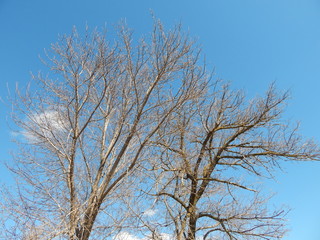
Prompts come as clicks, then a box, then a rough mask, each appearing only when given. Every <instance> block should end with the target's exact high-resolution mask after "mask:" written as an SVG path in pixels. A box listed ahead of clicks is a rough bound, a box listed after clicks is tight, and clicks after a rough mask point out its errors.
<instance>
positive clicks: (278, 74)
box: [0, 0, 320, 240]
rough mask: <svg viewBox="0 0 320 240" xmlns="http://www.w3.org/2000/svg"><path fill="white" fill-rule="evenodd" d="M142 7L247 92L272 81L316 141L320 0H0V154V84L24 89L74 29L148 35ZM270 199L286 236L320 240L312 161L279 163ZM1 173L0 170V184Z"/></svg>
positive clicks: (4, 120) (1, 92) (2, 149)
mask: <svg viewBox="0 0 320 240" xmlns="http://www.w3.org/2000/svg"><path fill="white" fill-rule="evenodd" d="M150 10H152V11H153V12H154V14H155V15H156V16H157V17H158V18H160V19H161V20H162V21H163V23H164V24H165V25H166V26H169V27H170V26H172V25H173V24H175V23H178V22H182V24H183V27H184V29H185V30H187V31H189V32H190V35H191V36H193V37H195V38H196V39H198V43H199V44H201V46H202V48H203V52H204V53H205V55H206V58H207V62H208V64H209V65H210V66H211V67H215V73H216V76H217V77H219V78H223V79H225V80H228V81H231V82H232V84H233V86H234V87H235V88H242V89H244V91H245V92H246V93H247V94H248V95H250V96H254V95H256V94H259V93H262V92H263V91H264V90H265V89H266V88H267V87H268V86H269V84H270V83H271V82H273V81H276V84H277V86H278V88H279V89H280V90H287V89H289V90H290V91H291V96H292V98H291V100H290V101H289V104H288V107H287V111H286V114H285V116H284V117H285V118H288V119H290V120H292V121H299V122H300V123H301V133H302V134H303V135H304V136H306V137H311V138H314V139H315V140H316V141H318V142H320V124H319V117H320V111H319V110H320V109H319V104H320V94H319V90H320V27H319V26H320V0H219V1H218V0H198V1H195V0H193V1H192V0H161V1H160V0H134V1H133V0H91V1H84V0H77V1H76V0H68V1H62V0H55V1H52V0H51V1H49V0H29V1H23V0H0V97H1V99H2V100H3V101H2V102H0V156H1V160H9V161H10V158H11V157H10V154H9V152H10V151H14V147H15V146H14V144H12V143H10V139H11V135H10V129H9V128H8V124H10V120H8V117H7V116H8V113H9V112H10V104H9V103H8V102H7V100H6V98H7V96H8V88H9V89H10V91H14V88H15V85H16V84H17V83H18V84H19V85H20V86H25V85H26V84H27V83H28V82H29V81H30V79H31V77H30V71H32V72H35V73H36V72H37V71H38V70H41V69H44V68H43V66H42V64H41V62H40V60H39V55H44V49H48V48H50V44H51V43H54V42H56V41H57V39H58V35H59V34H64V33H70V32H71V30H72V27H73V26H77V27H78V28H79V29H80V30H81V29H84V27H85V25H86V24H87V25H88V26H89V27H92V28H93V27H96V26H97V27H103V26H105V25H106V26H107V27H108V26H109V27H112V26H114V25H115V24H117V23H119V21H120V20H121V19H126V22H127V23H128V25H129V26H130V27H131V28H133V29H134V31H135V34H136V35H137V36H139V35H140V34H143V33H147V32H150V30H151V25H152V18H151V15H150ZM283 167H284V172H280V171H279V172H277V173H276V177H277V180H278V181H277V182H270V183H269V182H268V184H267V185H266V186H265V188H266V189H270V190H272V191H274V192H277V193H278V195H277V196H276V197H275V198H274V203H275V204H277V205H281V204H285V205H289V206H290V207H291V208H292V211H291V213H290V214H289V216H288V217H289V222H288V224H289V228H291V230H292V231H291V233H290V234H289V235H288V236H287V238H285V239H287V240H301V239H306V240H319V239H320V221H319V216H320V205H319V203H320V187H319V186H320V184H319V183H320V174H319V173H320V163H317V162H315V163H284V164H283ZM8 179H9V174H8V172H7V170H6V169H5V168H4V167H1V168H0V182H1V183H3V182H8V181H9V180H8Z"/></svg>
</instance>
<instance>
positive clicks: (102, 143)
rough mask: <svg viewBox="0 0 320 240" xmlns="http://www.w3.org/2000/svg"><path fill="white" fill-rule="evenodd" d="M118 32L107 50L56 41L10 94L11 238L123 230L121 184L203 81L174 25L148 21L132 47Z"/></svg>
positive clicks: (86, 41)
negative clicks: (14, 187)
mask: <svg viewBox="0 0 320 240" xmlns="http://www.w3.org/2000/svg"><path fill="white" fill-rule="evenodd" d="M118 33H119V34H118V39H119V40H114V41H113V40H112V41H113V42H112V44H111V43H110V42H108V41H107V40H106V38H105V35H103V34H99V33H98V32H89V31H87V32H86V35H85V36H84V37H81V36H79V34H78V33H77V31H76V30H75V31H73V33H72V35H71V36H69V37H68V36H64V37H62V38H61V39H60V42H59V43H57V44H54V45H52V49H51V51H50V52H49V53H48V54H47V57H48V59H47V60H46V65H47V66H48V67H49V70H50V73H49V74H48V75H44V74H39V75H38V76H36V77H35V82H36V84H37V85H36V87H33V86H32V89H35V91H34V92H32V91H27V92H26V93H25V94H23V93H20V92H19V93H18V96H17V100H16V102H15V105H14V112H13V114H14V121H15V123H16V124H17V126H18V127H19V131H20V133H21V135H23V137H20V143H19V144H20V145H19V146H20V152H19V153H17V154H16V155H15V160H16V166H15V167H13V168H12V170H13V171H14V173H15V174H16V175H17V177H18V181H19V182H18V191H17V192H18V193H17V194H13V195H12V196H11V197H8V199H7V200H8V201H9V202H10V204H4V205H3V206H4V210H5V211H6V212H7V213H9V214H10V215H11V222H10V223H9V224H8V223H7V226H8V227H9V231H10V229H11V231H12V232H11V233H12V234H13V237H12V238H14V239H17V238H22V239H28V237H27V236H37V238H39V239H55V238H59V239H70V240H75V239H81V240H86V239H89V237H90V238H91V239H105V238H106V237H107V236H111V235H112V234H114V233H115V232H116V231H117V230H119V229H121V228H122V227H124V226H123V224H122V223H123V222H124V221H125V218H126V217H127V216H126V213H127V211H126V208H125V207H124V206H123V205H122V204H121V200H120V199H121V198H125V197H126V194H127V193H128V194H129V191H130V181H128V180H125V179H126V178H127V177H129V176H130V175H131V174H134V171H135V168H136V167H137V166H140V165H143V162H144V161H145V160H146V159H147V158H148V157H149V155H150V151H148V150H147V148H146V147H147V146H148V145H149V142H150V140H151V139H153V138H154V135H155V133H156V132H157V131H158V130H159V128H160V127H161V126H162V125H163V124H164V123H165V122H166V121H167V119H168V118H169V116H170V115H172V114H173V112H174V111H178V109H180V108H181V107H182V106H183V105H184V104H185V103H186V102H188V101H192V100H193V99H195V98H196V97H197V96H198V95H202V93H201V91H203V89H204V84H205V83H206V82H207V80H206V78H207V75H205V74H204V70H203V68H202V67H200V65H199V62H200V60H199V55H198V50H197V48H196V47H194V45H193V42H192V41H190V39H189V38H188V36H186V35H184V34H182V33H181V31H180V27H179V26H177V27H176V28H174V29H173V30H171V31H164V30H163V27H162V25H161V23H159V22H155V24H154V29H153V32H152V33H151V34H150V37H149V38H148V39H147V40H144V39H142V40H140V41H139V42H134V41H133V40H132V32H131V31H130V30H129V29H128V28H127V27H125V26H120V28H119V32H118ZM131 179H134V178H131ZM7 196H9V195H7ZM13 199H16V200H13ZM17 221H18V222H17ZM14 223H17V224H14ZM30 226H32V227H30ZM29 230H30V231H29ZM26 231H27V233H26ZM7 233H8V231H7ZM35 234H36V235H35ZM31 238H32V237H31ZM33 239H35V238H33Z"/></svg>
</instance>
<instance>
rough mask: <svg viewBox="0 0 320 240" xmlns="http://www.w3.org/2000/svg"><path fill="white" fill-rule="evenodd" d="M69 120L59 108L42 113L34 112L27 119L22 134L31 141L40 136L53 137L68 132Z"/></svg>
mask: <svg viewBox="0 0 320 240" xmlns="http://www.w3.org/2000/svg"><path fill="white" fill-rule="evenodd" d="M67 126H68V124H67V122H66V121H65V120H64V119H63V117H62V113H61V112H59V111H57V110H46V111H44V112H42V113H34V114H32V115H30V116H29V118H28V120H26V128H25V130H24V131H22V135H23V136H24V137H25V138H26V139H27V140H28V141H29V142H37V141H38V140H39V136H44V137H46V138H52V137H53V136H54V135H55V136H56V135H61V134H62V133H66V132H68V129H67Z"/></svg>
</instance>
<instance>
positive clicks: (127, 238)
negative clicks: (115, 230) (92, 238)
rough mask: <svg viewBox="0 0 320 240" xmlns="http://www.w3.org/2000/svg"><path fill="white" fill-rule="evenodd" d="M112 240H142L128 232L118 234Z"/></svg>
mask: <svg viewBox="0 0 320 240" xmlns="http://www.w3.org/2000/svg"><path fill="white" fill-rule="evenodd" d="M113 240H143V238H139V237H137V236H134V235H132V234H130V233H128V232H120V233H119V234H117V235H116V236H115V237H114V238H113Z"/></svg>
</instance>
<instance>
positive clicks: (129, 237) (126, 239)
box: [112, 232, 174, 240]
mask: <svg viewBox="0 0 320 240" xmlns="http://www.w3.org/2000/svg"><path fill="white" fill-rule="evenodd" d="M160 238H161V240H174V237H173V236H172V235H171V234H168V233H161V234H160ZM149 239H150V237H145V238H144V237H138V236H135V235H133V234H131V233H128V232H120V233H119V234H117V235H116V236H115V237H113V239H112V240H149Z"/></svg>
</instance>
